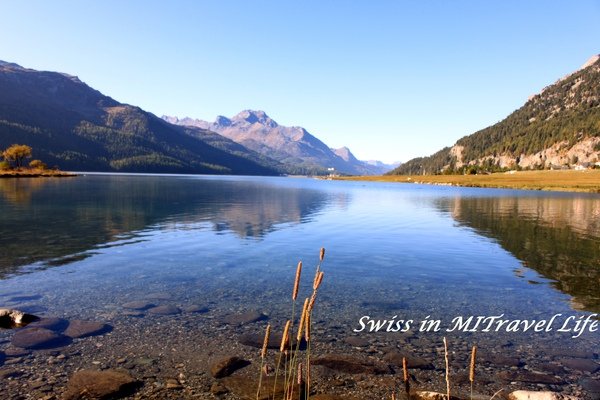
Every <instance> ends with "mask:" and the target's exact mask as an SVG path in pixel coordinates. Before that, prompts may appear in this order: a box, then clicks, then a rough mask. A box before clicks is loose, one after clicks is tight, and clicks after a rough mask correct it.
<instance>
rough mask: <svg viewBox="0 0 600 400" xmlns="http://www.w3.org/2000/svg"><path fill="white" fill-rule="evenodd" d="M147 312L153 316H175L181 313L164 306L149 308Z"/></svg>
mask: <svg viewBox="0 0 600 400" xmlns="http://www.w3.org/2000/svg"><path fill="white" fill-rule="evenodd" d="M148 312H149V313H150V314H155V315H175V314H179V313H180V312H181V310H180V309H179V308H178V307H175V306H171V305H164V306H158V307H153V308H150V309H149V310H148Z"/></svg>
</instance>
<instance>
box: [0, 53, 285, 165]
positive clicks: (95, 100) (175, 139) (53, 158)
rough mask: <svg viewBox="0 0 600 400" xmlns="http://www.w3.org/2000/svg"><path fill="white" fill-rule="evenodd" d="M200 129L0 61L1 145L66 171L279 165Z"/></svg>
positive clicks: (54, 75) (72, 81)
mask: <svg viewBox="0 0 600 400" xmlns="http://www.w3.org/2000/svg"><path fill="white" fill-rule="evenodd" d="M214 135H215V134H214V133H209V132H206V131H204V130H201V129H199V128H194V129H191V128H184V127H180V126H175V125H171V124H169V123H167V122H165V121H163V120H162V119H160V118H158V117H157V116H155V115H153V114H151V113H149V112H146V111H144V110H142V109H141V108H139V107H135V106H131V105H128V104H122V103H119V102H117V101H116V100H113V99H112V98H110V97H108V96H105V95H103V94H102V93H100V92H99V91H97V90H94V89H92V88H91V87H89V86H88V85H86V84H85V83H83V82H82V81H80V80H79V79H78V78H77V77H75V76H71V75H67V74H62V73H58V72H46V71H36V70H32V69H26V68H23V67H21V66H19V65H17V64H13V63H7V62H4V61H0V148H6V147H8V146H10V145H11V144H13V143H20V144H27V145H29V146H31V147H32V148H33V156H34V158H39V159H42V160H43V161H45V162H46V163H48V164H49V165H57V166H59V167H60V168H62V169H67V170H86V171H123V172H124V171H127V172H160V173H197V174H248V175H274V174H277V173H279V171H278V170H277V169H276V165H277V163H276V162H275V161H272V160H269V161H268V162H263V160H265V158H264V157H263V156H261V155H258V154H256V153H254V152H251V151H249V150H247V149H244V148H241V147H240V146H238V145H237V144H235V143H233V142H231V141H228V140H226V139H225V138H215V137H214Z"/></svg>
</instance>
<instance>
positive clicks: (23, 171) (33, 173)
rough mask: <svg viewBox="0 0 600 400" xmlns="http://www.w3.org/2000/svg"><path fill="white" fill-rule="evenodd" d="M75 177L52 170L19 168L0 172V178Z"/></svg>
mask: <svg viewBox="0 0 600 400" xmlns="http://www.w3.org/2000/svg"><path fill="white" fill-rule="evenodd" d="M65 176H76V175H75V174H72V173H70V172H64V171H57V170H54V169H39V168H20V169H9V170H2V171H0V178H37V177H65Z"/></svg>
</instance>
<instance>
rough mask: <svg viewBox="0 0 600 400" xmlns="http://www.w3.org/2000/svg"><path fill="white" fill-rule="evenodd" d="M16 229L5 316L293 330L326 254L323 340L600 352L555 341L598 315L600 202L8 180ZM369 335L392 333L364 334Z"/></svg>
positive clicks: (3, 193)
mask: <svg viewBox="0 0 600 400" xmlns="http://www.w3.org/2000/svg"><path fill="white" fill-rule="evenodd" d="M0 216H1V218H0V308H1V307H2V306H3V305H4V306H9V307H11V308H12V307H14V308H20V309H25V310H29V311H31V312H33V313H35V314H38V315H45V316H61V317H66V318H69V319H71V318H80V319H86V318H87V319H98V317H99V316H100V317H102V316H106V315H113V316H114V313H115V312H116V313H118V310H119V307H120V305H121V304H123V303H125V302H127V301H132V300H138V299H140V298H144V296H145V295H147V294H148V293H168V296H166V297H165V298H168V301H169V302H171V303H173V304H176V305H178V306H180V307H185V306H186V305H188V304H203V305H207V306H208V307H209V308H210V309H211V312H212V313H213V316H214V317H215V318H217V319H218V315H221V314H227V313H230V312H233V311H244V310H248V309H257V310H260V311H262V312H265V313H266V314H268V315H269V317H270V320H271V321H272V323H273V324H275V325H277V324H283V321H285V318H286V316H287V315H288V314H289V298H290V295H291V294H290V293H291V287H292V283H293V279H294V272H295V268H296V263H297V262H298V260H303V261H304V264H305V271H306V272H305V274H307V275H305V276H310V279H309V278H306V279H307V280H306V281H304V283H303V285H302V287H301V298H303V296H305V295H307V294H309V291H310V290H311V287H310V286H311V284H310V283H311V282H312V274H313V271H314V266H315V265H316V262H317V261H318V252H319V248H320V247H325V248H326V249H327V255H326V260H325V264H324V266H323V270H324V271H325V280H324V284H323V287H322V289H321V293H320V294H319V296H321V297H320V303H319V310H320V311H319V312H320V313H321V314H319V316H320V320H319V321H318V323H319V324H320V326H321V327H322V330H321V333H322V334H323V335H325V336H327V335H331V336H333V337H336V336H352V335H355V333H354V332H353V330H354V329H358V328H360V324H359V319H360V318H361V317H363V316H369V317H370V318H373V319H391V318H394V316H397V317H396V318H397V319H411V320H414V324H413V326H412V328H411V331H412V333H411V334H412V335H413V336H412V337H414V338H419V339H418V340H425V341H427V340H430V341H431V342H432V343H438V345H439V342H437V341H438V340H439V339H440V337H441V336H442V335H444V336H449V337H450V338H454V340H456V341H458V342H461V341H463V342H464V343H465V344H466V343H467V342H468V343H479V344H480V347H485V346H487V347H488V348H489V349H490V351H495V348H496V347H497V348H500V346H505V347H506V346H508V345H511V346H516V347H515V348H517V349H519V350H517V351H518V352H521V351H522V350H523V349H527V348H529V349H532V348H533V350H532V352H534V353H535V352H537V353H538V354H543V353H545V352H547V353H548V354H550V353H551V351H553V349H556V348H557V347H564V348H568V349H571V348H572V349H574V350H577V349H579V350H582V349H583V350H585V349H592V348H596V347H597V344H598V343H599V341H598V339H599V338H600V334H599V333H598V332H589V331H586V332H584V333H583V334H581V336H579V337H578V338H576V339H574V338H572V337H571V336H572V333H567V332H558V331H557V330H558V328H560V326H561V325H562V322H563V321H564V320H565V319H566V318H567V317H569V316H573V317H574V318H575V319H580V318H583V317H585V316H587V315H590V314H592V313H598V312H600V290H599V289H598V288H599V287H600V286H599V285H600V197H599V196H598V195H587V194H563V193H548V192H526V191H513V190H496V189H471V188H455V187H440V186H426V185H415V184H384V183H363V182H336V181H322V180H314V179H302V178H262V177H207V176H131V175H129V176H128V175H82V176H79V177H76V178H69V179H19V180H13V179H5V180H0ZM309 280H310V281H311V282H308V281H309ZM115 310H117V311H115ZM110 312H113V314H110ZM559 313H560V314H562V316H561V317H558V318H557V321H558V322H555V325H554V326H553V329H552V330H551V331H550V332H538V333H532V332H516V333H515V332H506V331H505V330H500V331H499V332H459V333H457V332H452V333H449V332H444V331H443V329H442V330H441V331H440V332H438V333H434V332H432V331H430V332H419V331H418V322H419V321H421V320H422V319H424V318H427V317H428V318H429V319H433V320H440V326H441V327H442V328H446V327H449V326H451V320H452V319H453V318H454V317H456V316H464V317H465V318H466V317H468V316H472V315H473V316H493V315H501V314H503V315H504V318H505V319H510V320H515V319H519V320H522V319H535V320H550V319H551V318H552V316H555V315H556V314H559ZM107 318H109V319H110V317H107ZM132 318H133V317H132ZM596 319H597V318H596ZM559 322H560V324H559ZM259 328H260V329H263V328H264V324H263V325H260V326H257V327H256V331H257V332H258V331H260V329H259ZM119 332H120V331H119V330H118V329H115V330H114V331H113V332H112V333H111V335H114V336H118V335H119V334H120V333H119ZM2 335H3V337H5V338H6V339H5V340H6V341H7V340H8V339H9V337H10V333H8V331H5V332H3V333H2ZM370 335H377V334H374V333H366V332H362V333H360V334H359V336H361V337H366V338H370ZM395 335H397V336H398V338H400V337H401V336H402V333H396V334H395ZM388 337H389V335H388ZM0 339H1V337H0ZM148 340H151V337H150V338H149V339H148ZM415 340H417V339H415ZM1 343H2V342H1V341H0V350H2V346H4V347H7V346H8V342H5V344H4V345H2V344H1ZM523 351H525V350H523ZM594 357H596V355H595V352H594V351H590V352H589V358H590V359H593V358H594ZM582 377H585V376H584V375H582Z"/></svg>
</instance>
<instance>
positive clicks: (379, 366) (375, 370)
mask: <svg viewBox="0 0 600 400" xmlns="http://www.w3.org/2000/svg"><path fill="white" fill-rule="evenodd" d="M312 364H313V365H322V366H324V367H327V368H329V369H333V370H336V371H339V372H345V373H347V374H371V375H380V374H389V373H391V370H390V368H389V366H388V365H387V364H383V363H380V362H376V361H372V360H364V359H362V358H358V357H355V356H351V355H338V354H328V355H325V356H323V357H318V358H315V359H314V360H313V361H312Z"/></svg>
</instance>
